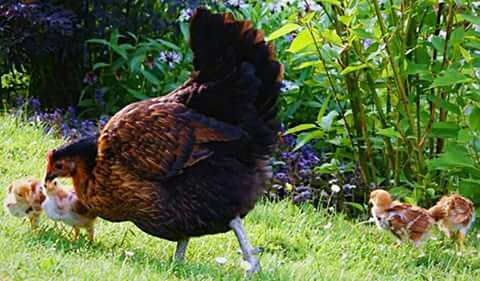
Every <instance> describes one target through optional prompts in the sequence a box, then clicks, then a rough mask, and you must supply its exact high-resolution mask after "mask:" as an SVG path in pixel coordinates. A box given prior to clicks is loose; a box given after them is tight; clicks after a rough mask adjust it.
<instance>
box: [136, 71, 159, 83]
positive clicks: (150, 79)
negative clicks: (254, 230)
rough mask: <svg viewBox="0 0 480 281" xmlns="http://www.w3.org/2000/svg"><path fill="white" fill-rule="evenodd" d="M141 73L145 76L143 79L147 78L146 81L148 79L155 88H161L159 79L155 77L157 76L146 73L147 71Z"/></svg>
mask: <svg viewBox="0 0 480 281" xmlns="http://www.w3.org/2000/svg"><path fill="white" fill-rule="evenodd" d="M140 72H141V73H142V74H143V77H145V79H147V81H148V82H150V83H152V84H153V85H155V86H160V84H161V83H160V80H158V78H157V77H155V75H153V74H152V73H150V72H148V71H146V70H145V69H142V70H140Z"/></svg>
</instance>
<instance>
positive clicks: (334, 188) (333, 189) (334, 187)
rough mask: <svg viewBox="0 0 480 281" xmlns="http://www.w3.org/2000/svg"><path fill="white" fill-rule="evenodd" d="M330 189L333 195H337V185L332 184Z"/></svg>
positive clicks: (338, 187)
mask: <svg viewBox="0 0 480 281" xmlns="http://www.w3.org/2000/svg"><path fill="white" fill-rule="evenodd" d="M330 189H331V190H332V192H333V193H339V192H340V190H341V188H340V186H338V185H337V184H332V186H330Z"/></svg>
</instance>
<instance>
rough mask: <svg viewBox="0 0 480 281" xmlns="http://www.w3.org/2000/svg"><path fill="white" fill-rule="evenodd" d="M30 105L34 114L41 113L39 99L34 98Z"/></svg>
mask: <svg viewBox="0 0 480 281" xmlns="http://www.w3.org/2000/svg"><path fill="white" fill-rule="evenodd" d="M28 103H29V105H30V106H31V107H32V109H33V111H34V112H40V105H41V104H40V100H39V99H37V98H32V99H30V100H29V101H28Z"/></svg>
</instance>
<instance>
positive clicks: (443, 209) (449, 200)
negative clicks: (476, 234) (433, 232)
mask: <svg viewBox="0 0 480 281" xmlns="http://www.w3.org/2000/svg"><path fill="white" fill-rule="evenodd" d="M429 212H430V213H431V214H432V216H433V217H434V218H435V220H437V224H438V226H439V228H440V230H442V231H443V233H445V235H446V236H447V237H448V238H452V237H453V235H454V234H458V244H459V246H460V250H462V251H463V250H464V248H465V246H464V241H465V236H466V235H467V233H468V230H469V229H470V227H471V226H472V224H473V222H474V221H475V209H474V206H473V203H472V201H470V200H468V199H467V198H465V197H462V196H460V195H458V194H451V195H449V196H443V197H442V198H441V199H440V201H438V202H437V204H436V205H435V206H433V207H432V208H430V209H429Z"/></svg>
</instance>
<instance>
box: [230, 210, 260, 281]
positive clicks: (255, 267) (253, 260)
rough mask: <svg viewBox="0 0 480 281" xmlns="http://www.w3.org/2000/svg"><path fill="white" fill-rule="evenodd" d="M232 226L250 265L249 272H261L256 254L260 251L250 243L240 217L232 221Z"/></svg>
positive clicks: (249, 273) (244, 256) (244, 257)
mask: <svg viewBox="0 0 480 281" xmlns="http://www.w3.org/2000/svg"><path fill="white" fill-rule="evenodd" d="M230 228H231V229H232V230H233V231H234V232H235V235H236V236H237V239H238V243H239V244H240V248H241V249H242V253H243V259H244V260H245V261H246V262H248V263H249V265H250V267H249V269H248V270H247V274H248V275H251V274H253V273H256V272H259V271H260V263H259V262H258V258H257V256H256V255H255V254H256V253H257V252H258V251H257V250H256V249H254V248H253V247H252V246H251V245H250V242H249V241H248V238H247V234H246V232H245V230H244V229H243V225H242V221H241V220H240V218H239V217H236V218H234V219H233V220H231V221H230Z"/></svg>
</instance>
